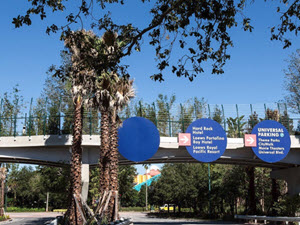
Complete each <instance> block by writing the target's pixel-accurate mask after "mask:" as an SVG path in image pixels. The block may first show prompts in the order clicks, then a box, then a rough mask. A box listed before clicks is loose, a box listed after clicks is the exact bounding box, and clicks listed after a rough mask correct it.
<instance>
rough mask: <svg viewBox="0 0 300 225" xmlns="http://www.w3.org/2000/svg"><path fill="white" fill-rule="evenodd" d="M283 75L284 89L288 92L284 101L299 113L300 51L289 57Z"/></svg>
mask: <svg viewBox="0 0 300 225" xmlns="http://www.w3.org/2000/svg"><path fill="white" fill-rule="evenodd" d="M288 63H289V65H288V68H287V69H286V70H285V71H284V73H285V88H286V90H287V91H288V93H287V96H286V97H285V100H286V101H287V103H288V104H289V106H290V107H291V108H292V109H293V110H294V111H295V112H297V113H300V49H298V50H297V51H296V53H294V54H292V55H291V56H290V59H289V60H288Z"/></svg>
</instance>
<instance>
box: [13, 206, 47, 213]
mask: <svg viewBox="0 0 300 225" xmlns="http://www.w3.org/2000/svg"><path fill="white" fill-rule="evenodd" d="M45 210H46V209H45V208H23V207H7V212H45Z"/></svg>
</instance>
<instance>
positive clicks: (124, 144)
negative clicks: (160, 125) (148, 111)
mask: <svg viewBox="0 0 300 225" xmlns="http://www.w3.org/2000/svg"><path fill="white" fill-rule="evenodd" d="M118 135H119V152H120V153H121V155H122V156H124V157H125V158H126V159H129V160H131V161H134V162H141V161H145V160H147V159H150V158H151V157H152V156H153V155H154V154H155V153H156V151H157V150H158V148H159V143H160V137H159V132H158V130H157V128H156V126H155V125H154V124H153V123H152V122H151V121H150V120H147V119H145V118H142V117H132V118H129V119H127V120H125V121H124V122H123V125H122V127H121V128H120V129H119V133H118Z"/></svg>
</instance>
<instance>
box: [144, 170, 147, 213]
mask: <svg viewBox="0 0 300 225" xmlns="http://www.w3.org/2000/svg"><path fill="white" fill-rule="evenodd" d="M144 168H145V170H146V173H145V175H146V211H147V210H148V185H147V170H148V165H147V164H145V165H144Z"/></svg>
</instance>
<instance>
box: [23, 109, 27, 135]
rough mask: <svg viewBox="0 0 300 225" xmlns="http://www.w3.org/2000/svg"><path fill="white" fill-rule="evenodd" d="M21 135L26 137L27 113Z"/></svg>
mask: <svg viewBox="0 0 300 225" xmlns="http://www.w3.org/2000/svg"><path fill="white" fill-rule="evenodd" d="M23 135H24V136H26V135H27V113H25V121H24V126H23Z"/></svg>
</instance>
